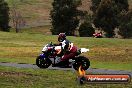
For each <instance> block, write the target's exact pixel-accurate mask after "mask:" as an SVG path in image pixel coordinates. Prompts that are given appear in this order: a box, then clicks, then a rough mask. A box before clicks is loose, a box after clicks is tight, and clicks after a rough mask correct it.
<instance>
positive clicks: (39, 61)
mask: <svg viewBox="0 0 132 88" xmlns="http://www.w3.org/2000/svg"><path fill="white" fill-rule="evenodd" d="M51 63H52V62H51V61H50V60H49V59H47V58H44V57H42V56H38V57H37V58H36V65H37V66H38V67H40V68H48V67H49V66H50V65H51Z"/></svg>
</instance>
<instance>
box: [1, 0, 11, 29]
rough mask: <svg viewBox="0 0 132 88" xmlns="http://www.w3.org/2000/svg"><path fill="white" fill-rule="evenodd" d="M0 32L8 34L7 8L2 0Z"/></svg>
mask: <svg viewBox="0 0 132 88" xmlns="http://www.w3.org/2000/svg"><path fill="white" fill-rule="evenodd" d="M0 30H2V31H7V32H9V31H10V30H9V7H8V4H7V3H6V2H5V1H4V0H0Z"/></svg>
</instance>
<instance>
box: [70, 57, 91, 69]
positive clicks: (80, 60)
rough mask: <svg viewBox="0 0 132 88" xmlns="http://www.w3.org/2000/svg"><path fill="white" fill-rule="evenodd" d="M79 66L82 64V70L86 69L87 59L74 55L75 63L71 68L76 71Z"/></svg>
mask: <svg viewBox="0 0 132 88" xmlns="http://www.w3.org/2000/svg"><path fill="white" fill-rule="evenodd" d="M80 66H82V69H83V70H87V69H88V68H89V66H90V61H89V59H88V58H86V57H84V56H79V57H76V58H75V63H74V64H73V68H74V69H75V70H77V71H78V70H79V67H80Z"/></svg>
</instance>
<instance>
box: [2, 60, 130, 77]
mask: <svg viewBox="0 0 132 88" xmlns="http://www.w3.org/2000/svg"><path fill="white" fill-rule="evenodd" d="M0 66H10V67H17V68H32V69H40V68H39V67H37V66H36V65H35V64H17V63H5V62H0ZM47 69H52V70H73V71H74V69H73V68H59V67H51V66H50V67H49V68H47ZM86 72H89V73H99V74H129V75H131V77H132V71H124V70H108V69H96V68H89V69H88V70H87V71H86Z"/></svg>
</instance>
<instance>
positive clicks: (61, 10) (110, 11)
mask: <svg viewBox="0 0 132 88" xmlns="http://www.w3.org/2000/svg"><path fill="white" fill-rule="evenodd" d="M91 3H92V5H91V7H90V10H91V11H92V14H90V13H89V12H86V11H81V10H79V9H78V7H79V6H81V4H82V2H81V0H54V1H53V3H52V6H53V9H52V10H51V11H50V17H51V24H52V28H51V29H50V31H51V32H52V34H59V33H60V32H65V33H66V34H67V35H75V31H78V32H79V35H80V36H88V37H90V36H92V34H93V33H94V32H95V30H99V31H102V32H103V33H104V34H105V37H115V36H116V34H118V35H120V36H122V37H123V38H130V37H132V9H129V4H128V0H91ZM13 6H15V5H13ZM11 12H12V14H14V15H13V16H12V17H13V18H12V19H13V21H14V26H15V27H16V32H18V28H19V26H20V25H19V23H20V24H21V22H22V16H21V14H20V13H19V12H18V11H17V10H16V9H15V7H13V8H12V10H11ZM19 18H20V19H19ZM82 18H83V21H82ZM9 19H10V17H9V7H8V4H7V3H6V2H5V0H0V30H1V31H7V32H9V31H10V26H9Z"/></svg>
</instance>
